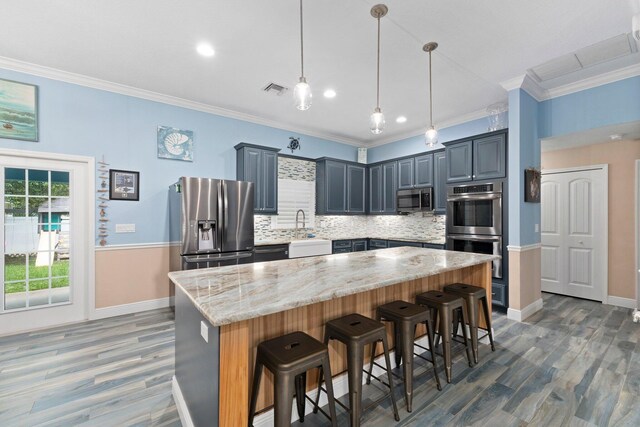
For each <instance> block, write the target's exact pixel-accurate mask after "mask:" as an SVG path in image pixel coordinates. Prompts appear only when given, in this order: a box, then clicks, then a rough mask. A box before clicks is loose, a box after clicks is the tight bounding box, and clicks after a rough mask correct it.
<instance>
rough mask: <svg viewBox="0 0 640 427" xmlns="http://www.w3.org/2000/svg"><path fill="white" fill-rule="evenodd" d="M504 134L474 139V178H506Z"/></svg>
mask: <svg viewBox="0 0 640 427" xmlns="http://www.w3.org/2000/svg"><path fill="white" fill-rule="evenodd" d="M505 148H506V147H505V137H504V134H500V135H494V136H488V137H486V138H482V139H476V140H474V141H473V179H475V180H480V179H491V178H504V177H505V175H506V167H505V161H506V153H505Z"/></svg>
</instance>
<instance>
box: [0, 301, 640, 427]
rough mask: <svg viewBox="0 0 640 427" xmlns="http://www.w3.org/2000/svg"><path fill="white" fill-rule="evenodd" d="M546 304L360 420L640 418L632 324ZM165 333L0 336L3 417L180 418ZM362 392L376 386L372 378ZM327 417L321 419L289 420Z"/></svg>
mask: <svg viewBox="0 0 640 427" xmlns="http://www.w3.org/2000/svg"><path fill="white" fill-rule="evenodd" d="M544 300H545V302H544V309H543V310H542V311H541V312H539V313H536V314H535V315H534V316H532V317H530V318H529V319H527V320H526V321H525V322H524V323H517V322H512V321H510V320H507V319H506V317H505V316H504V315H501V314H496V315H495V319H494V329H495V333H496V347H497V348H496V351H495V352H491V351H490V349H489V347H488V346H487V345H482V344H481V345H480V363H479V364H478V365H477V366H474V367H473V368H469V367H468V365H467V364H466V362H465V361H464V359H462V353H461V352H460V351H459V350H460V348H458V349H457V350H458V352H457V354H458V357H456V359H455V364H454V368H453V370H454V377H453V382H452V384H449V385H444V386H443V390H442V391H440V392H438V391H437V390H436V388H435V387H434V384H433V378H432V376H431V375H432V374H431V371H430V369H429V368H428V367H424V365H422V364H421V362H420V361H417V362H416V365H417V366H416V375H415V380H414V384H415V390H414V393H415V395H414V403H413V406H414V410H413V412H412V413H410V414H409V413H407V412H406V410H405V409H404V402H403V400H402V395H403V393H402V389H401V387H397V388H396V396H397V398H398V402H399V406H400V408H399V409H400V416H401V420H400V422H399V423H396V422H395V421H394V420H393V418H392V415H391V411H390V410H389V408H388V405H389V403H387V402H385V403H384V404H382V405H381V406H379V407H377V408H375V409H373V410H370V411H368V412H366V413H365V414H364V417H363V421H364V422H363V425H364V426H371V427H377V426H392V425H397V426H425V425H447V426H448V425H452V426H455V425H482V426H495V425H499V426H500V427H507V426H526V425H531V426H564V425H566V426H606V425H611V426H627V425H628V426H638V425H640V324H634V323H633V322H632V319H631V310H627V309H622V308H617V307H612V306H606V305H602V304H599V303H594V302H590V301H584V300H578V299H572V298H566V297H560V296H556V295H549V294H544ZM173 339H174V323H173V314H172V313H171V311H170V310H155V311H150V312H145V313H140V314H137V315H128V316H121V317H117V318H112V319H105V320H99V321H93V322H86V323H82V324H77V325H72V326H66V327H60V328H53V329H48V330H44V331H38V332H35V333H31V334H22V335H15V336H9V337H0V425H2V426H35V425H50V426H76V425H83V426H84V425H87V426H89V425H91V426H134V425H135V426H146V425H154V426H174V425H175V426H179V425H180V421H179V419H178V414H177V411H176V407H175V403H174V401H173V398H172V397H171V377H172V375H173V351H174V348H173ZM439 361H440V360H439ZM392 363H393V362H392ZM440 368H442V363H440ZM396 372H398V371H397V370H396ZM443 377H444V375H443V374H442V375H441V379H443ZM372 384H376V383H375V382H373V383H372ZM443 384H444V383H443ZM365 393H366V396H365V398H366V399H375V398H376V397H377V396H378V395H379V393H381V392H380V389H378V388H376V385H371V386H366V387H365ZM365 404H366V403H365ZM338 413H339V417H340V420H339V424H340V425H347V424H348V422H347V418H346V415H345V413H344V411H342V410H341V409H340V408H338ZM327 424H328V422H327V420H326V419H324V418H322V417H321V416H308V417H306V418H305V422H304V424H299V423H296V425H301V426H307V427H309V426H316V425H327Z"/></svg>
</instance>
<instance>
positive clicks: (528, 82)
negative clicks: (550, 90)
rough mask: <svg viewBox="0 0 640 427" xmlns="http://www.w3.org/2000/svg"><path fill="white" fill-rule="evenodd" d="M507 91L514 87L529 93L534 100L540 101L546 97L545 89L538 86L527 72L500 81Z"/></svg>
mask: <svg viewBox="0 0 640 427" xmlns="http://www.w3.org/2000/svg"><path fill="white" fill-rule="evenodd" d="M500 86H502V87H503V89H504V90H506V91H507V92H511V91H512V90H514V89H522V90H524V91H525V92H527V93H528V94H529V95H531V96H532V97H533V98H534V99H535V100H536V101H538V102H542V101H544V100H545V99H548V94H547V90H546V89H544V88H543V87H542V86H540V85H539V84H538V83H537V82H536V81H535V80H534V79H533V78H532V77H531V76H530V75H529V74H526V73H525V74H522V75H519V76H517V77H514V78H512V79H509V80H505V81H503V82H501V83H500Z"/></svg>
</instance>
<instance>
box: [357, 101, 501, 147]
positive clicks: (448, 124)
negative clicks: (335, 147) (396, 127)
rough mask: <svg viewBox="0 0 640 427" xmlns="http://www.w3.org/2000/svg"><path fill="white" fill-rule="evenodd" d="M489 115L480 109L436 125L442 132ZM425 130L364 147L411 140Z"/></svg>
mask: <svg viewBox="0 0 640 427" xmlns="http://www.w3.org/2000/svg"><path fill="white" fill-rule="evenodd" d="M488 116H489V114H488V113H487V110H486V109H484V108H483V109H481V110H476V111H472V112H471V113H467V114H463V115H461V116H457V117H454V118H451V119H448V120H444V121H442V122H440V123H438V126H437V128H438V130H442V129H446V128H450V127H453V126H456V125H460V124H463V123H466V122H471V121H473V120H477V119H482V118H485V117H488ZM425 129H426V126H425V127H420V128H418V129H413V130H410V131H407V132H404V133H401V134H398V135H396V136H393V137H391V136H390V137H388V138H385V139H381V140H378V141H373V142H370V143H368V144H367V145H366V146H365V147H367V148H373V147H379V146H381V145H385V144H391V143H392V142H398V141H402V140H403V139H407V138H413V137H415V136H421V135H423V134H424V132H425Z"/></svg>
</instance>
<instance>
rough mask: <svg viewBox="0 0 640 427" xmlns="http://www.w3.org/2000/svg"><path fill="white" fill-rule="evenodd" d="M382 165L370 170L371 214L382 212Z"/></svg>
mask: <svg viewBox="0 0 640 427" xmlns="http://www.w3.org/2000/svg"><path fill="white" fill-rule="evenodd" d="M382 187H383V186H382V165H378V166H372V167H370V168H369V212H371V213H377V212H382V200H383V197H382Z"/></svg>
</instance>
